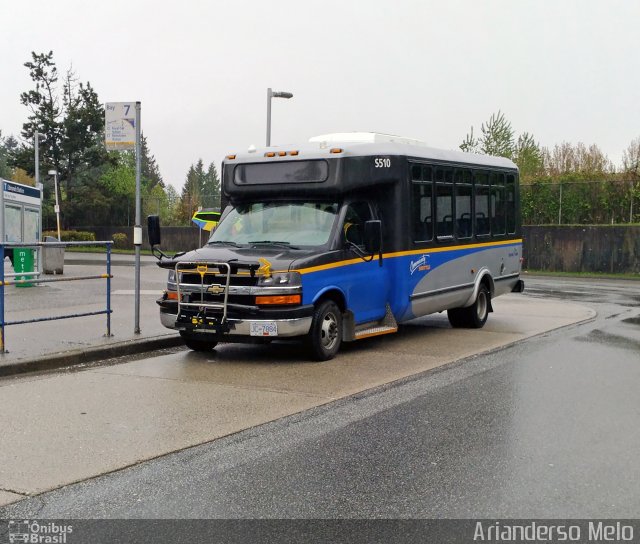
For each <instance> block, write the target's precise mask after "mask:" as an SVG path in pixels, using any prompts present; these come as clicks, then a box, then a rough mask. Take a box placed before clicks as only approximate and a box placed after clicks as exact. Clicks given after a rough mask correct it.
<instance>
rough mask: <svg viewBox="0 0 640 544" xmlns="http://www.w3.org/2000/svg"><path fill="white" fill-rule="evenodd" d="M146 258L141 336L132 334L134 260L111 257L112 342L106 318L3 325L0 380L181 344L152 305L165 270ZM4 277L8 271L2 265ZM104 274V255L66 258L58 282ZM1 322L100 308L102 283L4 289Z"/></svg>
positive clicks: (142, 273)
mask: <svg viewBox="0 0 640 544" xmlns="http://www.w3.org/2000/svg"><path fill="white" fill-rule="evenodd" d="M155 262H156V259H155V258H154V257H151V256H142V257H141V267H140V291H141V294H140V329H141V332H140V334H135V333H134V321H135V297H134V273H135V267H134V256H133V255H112V263H111V274H112V275H113V279H112V280H111V309H112V310H113V313H112V314H111V335H112V336H111V337H107V336H106V332H107V316H106V314H102V315H96V316H89V317H78V318H72V319H62V320H56V321H44V322H37V323H26V324H21V325H8V326H6V327H5V349H6V353H3V354H0V376H4V375H10V374H17V373H22V372H28V371H31V370H43V369H50V368H59V367H62V366H67V365H71V364H80V363H85V362H90V361H93V360H96V359H99V358H108V357H114V356H119V355H127V354H132V353H139V352H142V351H147V350H152V349H160V348H164V347H172V346H176V345H181V340H180V337H179V335H178V334H177V333H176V332H175V331H170V330H169V329H166V328H165V327H163V326H162V325H161V324H160V318H159V314H158V306H157V304H156V299H157V298H158V296H160V293H161V292H162V290H163V289H164V288H165V285H166V277H167V272H166V270H162V269H160V268H158V267H157V266H156V265H155ZM4 266H5V273H8V272H13V269H12V268H11V264H10V263H9V261H8V260H6V261H5V264H4ZM104 273H106V255H105V254H104V253H75V252H66V253H65V262H64V274H63V275H62V276H52V275H43V276H42V277H43V278H47V279H49V278H57V277H60V278H65V279H66V278H71V277H77V276H90V275H97V274H104ZM4 302H5V321H16V320H26V319H36V318H46V317H54V316H58V315H64V314H75V313H83V312H92V311H100V310H104V309H106V280H104V279H91V280H81V281H64V282H59V283H58V282H56V283H44V284H40V285H34V286H33V287H23V288H19V287H16V286H13V285H11V286H8V287H5V301H4Z"/></svg>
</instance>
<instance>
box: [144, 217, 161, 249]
mask: <svg viewBox="0 0 640 544" xmlns="http://www.w3.org/2000/svg"><path fill="white" fill-rule="evenodd" d="M147 229H148V236H149V245H150V246H151V247H152V248H153V247H154V246H159V245H160V217H159V216H157V215H150V216H148V217H147Z"/></svg>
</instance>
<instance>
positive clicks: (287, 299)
mask: <svg viewBox="0 0 640 544" xmlns="http://www.w3.org/2000/svg"><path fill="white" fill-rule="evenodd" d="M301 302H302V297H301V296H300V295H269V296H266V297H256V304H257V305H258V306H261V305H267V304H300V303H301Z"/></svg>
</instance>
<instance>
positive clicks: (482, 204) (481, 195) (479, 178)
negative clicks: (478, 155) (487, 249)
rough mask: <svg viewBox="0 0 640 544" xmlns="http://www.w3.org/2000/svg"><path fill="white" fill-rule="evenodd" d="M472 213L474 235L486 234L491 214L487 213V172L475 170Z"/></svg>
mask: <svg viewBox="0 0 640 544" xmlns="http://www.w3.org/2000/svg"><path fill="white" fill-rule="evenodd" d="M474 177H475V183H474V187H473V188H474V206H475V209H474V214H475V229H476V236H487V235H488V234H490V232H491V224H490V220H491V216H490V214H489V174H488V173H487V172H484V171H481V170H478V171H476V172H475V176H474Z"/></svg>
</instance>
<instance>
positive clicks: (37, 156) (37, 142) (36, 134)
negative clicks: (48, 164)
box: [33, 130, 45, 189]
mask: <svg viewBox="0 0 640 544" xmlns="http://www.w3.org/2000/svg"><path fill="white" fill-rule="evenodd" d="M41 139H42V140H44V139H45V135H44V134H40V133H39V132H38V131H37V130H36V131H35V132H34V133H33V148H34V150H35V163H36V164H35V173H36V187H37V188H38V189H39V188H40V141H41Z"/></svg>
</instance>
